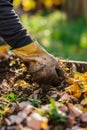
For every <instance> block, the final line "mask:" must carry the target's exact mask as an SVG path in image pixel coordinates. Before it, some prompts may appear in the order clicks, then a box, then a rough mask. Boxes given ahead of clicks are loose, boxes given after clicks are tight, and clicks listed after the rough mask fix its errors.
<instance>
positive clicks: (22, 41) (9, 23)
mask: <svg viewBox="0 0 87 130" xmlns="http://www.w3.org/2000/svg"><path fill="white" fill-rule="evenodd" d="M11 1H12V0H0V36H1V37H3V39H4V40H5V41H6V42H7V43H8V44H9V45H10V46H11V47H12V48H18V47H21V46H24V45H26V44H29V43H31V42H32V41H33V39H32V38H31V36H30V35H29V34H28V33H27V31H26V29H24V28H23V26H22V24H21V23H20V20H19V18H18V16H17V14H16V13H15V11H14V9H13V6H12V4H11Z"/></svg>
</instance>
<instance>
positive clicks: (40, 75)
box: [13, 42, 65, 84]
mask: <svg viewBox="0 0 87 130" xmlns="http://www.w3.org/2000/svg"><path fill="white" fill-rule="evenodd" d="M13 52H14V53H15V54H16V55H17V56H19V57H21V58H22V59H23V60H24V61H26V62H28V63H29V73H30V74H31V75H32V76H33V79H34V80H35V81H37V82H39V83H44V84H53V83H55V84H56V83H57V84H59V83H61V81H62V80H63V79H64V76H65V75H64V71H63V70H62V68H61V67H60V66H59V64H58V61H57V60H56V59H55V58H54V57H53V56H52V55H50V54H49V53H47V52H46V51H45V50H44V49H43V48H42V47H41V46H40V45H39V44H38V43H37V42H33V43H30V44H28V45H26V46H24V47H21V48H17V49H14V50H13Z"/></svg>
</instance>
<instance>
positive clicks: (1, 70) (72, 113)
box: [0, 55, 87, 130]
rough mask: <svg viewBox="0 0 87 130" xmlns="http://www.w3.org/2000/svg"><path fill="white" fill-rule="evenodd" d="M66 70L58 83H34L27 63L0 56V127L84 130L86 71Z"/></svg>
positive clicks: (86, 126) (86, 124)
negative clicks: (64, 76) (65, 74)
mask: <svg viewBox="0 0 87 130" xmlns="http://www.w3.org/2000/svg"><path fill="white" fill-rule="evenodd" d="M66 70H67V79H65V80H64V81H63V82H62V83H61V84H60V85H59V86H57V85H56V86H55V85H48V84H45V85H44V84H38V83H36V82H34V81H33V78H32V76H31V75H30V74H29V73H28V65H27V63H24V62H23V61H22V60H21V59H19V58H18V57H16V56H14V55H7V56H2V57H0V130H87V73H86V72H85V73H83V74H82V73H79V72H73V71H72V70H73V69H72V68H66ZM43 80H44V79H43Z"/></svg>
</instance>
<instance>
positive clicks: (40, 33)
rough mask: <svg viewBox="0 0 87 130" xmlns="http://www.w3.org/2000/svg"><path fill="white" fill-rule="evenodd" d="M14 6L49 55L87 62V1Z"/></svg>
mask: <svg viewBox="0 0 87 130" xmlns="http://www.w3.org/2000/svg"><path fill="white" fill-rule="evenodd" d="M14 7H15V11H16V12H17V14H18V15H19V16H20V20H21V22H22V23H23V25H24V27H25V28H26V29H27V30H28V31H29V33H30V34H31V35H32V37H33V38H34V39H36V40H37V41H38V42H39V43H40V44H41V45H42V46H44V47H45V48H46V50H47V51H48V52H50V53H51V54H53V55H55V56H57V57H63V58H64V59H65V58H68V59H72V60H81V61H87V0H14ZM2 42H3V40H2Z"/></svg>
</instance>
